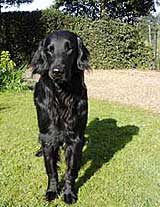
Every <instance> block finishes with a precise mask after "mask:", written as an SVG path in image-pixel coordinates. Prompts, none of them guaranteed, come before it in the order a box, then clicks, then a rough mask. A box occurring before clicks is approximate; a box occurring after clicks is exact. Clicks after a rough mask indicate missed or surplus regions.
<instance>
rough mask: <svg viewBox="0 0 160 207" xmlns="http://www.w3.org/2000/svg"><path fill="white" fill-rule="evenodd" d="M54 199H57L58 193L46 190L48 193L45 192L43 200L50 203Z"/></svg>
mask: <svg viewBox="0 0 160 207" xmlns="http://www.w3.org/2000/svg"><path fill="white" fill-rule="evenodd" d="M56 198H58V192H56V191H51V190H48V191H47V192H46V195H45V199H46V200H47V201H52V200H54V199H56Z"/></svg>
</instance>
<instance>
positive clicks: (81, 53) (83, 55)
mask: <svg viewBox="0 0 160 207" xmlns="http://www.w3.org/2000/svg"><path fill="white" fill-rule="evenodd" d="M77 43H78V57H77V67H78V69H79V70H86V69H90V66H89V51H88V49H87V48H86V47H85V46H84V44H83V42H82V40H81V39H80V37H77Z"/></svg>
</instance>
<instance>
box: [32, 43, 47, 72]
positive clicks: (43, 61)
mask: <svg viewBox="0 0 160 207" xmlns="http://www.w3.org/2000/svg"><path fill="white" fill-rule="evenodd" d="M44 44H45V39H44V40H42V41H41V42H40V43H39V46H38V49H37V51H36V52H35V53H34V56H33V58H32V61H31V64H30V66H31V68H32V74H35V73H38V74H41V75H43V74H45V73H46V72H47V70H48V64H47V57H46V55H45V52H44Z"/></svg>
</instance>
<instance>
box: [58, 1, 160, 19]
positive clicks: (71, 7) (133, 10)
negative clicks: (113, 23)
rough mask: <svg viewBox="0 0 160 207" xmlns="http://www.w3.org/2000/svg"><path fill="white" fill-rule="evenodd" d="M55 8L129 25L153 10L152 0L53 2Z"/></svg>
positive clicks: (73, 14)
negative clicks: (116, 19)
mask: <svg viewBox="0 0 160 207" xmlns="http://www.w3.org/2000/svg"><path fill="white" fill-rule="evenodd" d="M158 2H159V0H157V2H156V3H158ZM55 7H56V8H58V9H60V10H62V12H63V13H65V14H70V15H72V16H78V15H81V16H88V17H91V18H93V19H95V18H100V17H102V16H109V17H112V18H118V19H120V20H122V21H125V22H129V23H132V22H134V21H136V19H137V18H139V17H142V16H145V15H148V14H149V13H150V12H151V11H154V10H155V6H154V0H149V1H148V0H109V1H107V0H85V1H82V0H55Z"/></svg>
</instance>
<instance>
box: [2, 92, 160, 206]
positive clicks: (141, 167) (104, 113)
mask: <svg viewBox="0 0 160 207" xmlns="http://www.w3.org/2000/svg"><path fill="white" fill-rule="evenodd" d="M37 137H38V128H37V120H36V111H35V108H34V105H33V94H32V93H31V92H25V93H0V207H50V206H53V207H56V206H58V207H63V206H67V205H65V204H64V203H63V201H62V199H61V197H62V195H61V196H60V197H59V198H58V199H56V200H55V201H53V202H51V203H48V202H46V201H45V200H44V197H43V195H44V193H45V190H46V185H47V177H46V173H45V169H44V163H43V158H37V157H35V156H34V154H35V152H36V150H37V149H38V148H39V145H38V141H37V140H38V139H37ZM61 157H62V160H63V161H62V162H61V164H60V167H59V175H60V180H62V179H63V174H64V171H65V164H64V158H63V152H61ZM76 187H77V189H79V191H78V201H77V203H76V204H74V205H73V206H75V207H159V206H160V115H158V114H152V113H150V112H147V111H144V110H142V109H137V108H134V107H128V106H123V105H118V104H113V103H107V102H103V101H95V100H91V101H90V104H89V120H88V127H87V130H86V145H85V147H84V152H83V159H82V167H81V170H80V172H79V177H78V179H77V182H76Z"/></svg>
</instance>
